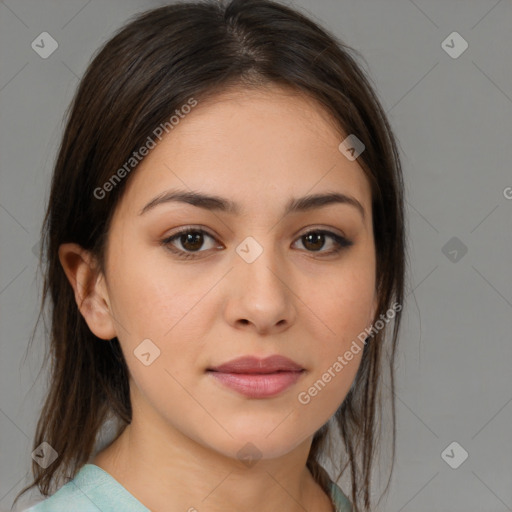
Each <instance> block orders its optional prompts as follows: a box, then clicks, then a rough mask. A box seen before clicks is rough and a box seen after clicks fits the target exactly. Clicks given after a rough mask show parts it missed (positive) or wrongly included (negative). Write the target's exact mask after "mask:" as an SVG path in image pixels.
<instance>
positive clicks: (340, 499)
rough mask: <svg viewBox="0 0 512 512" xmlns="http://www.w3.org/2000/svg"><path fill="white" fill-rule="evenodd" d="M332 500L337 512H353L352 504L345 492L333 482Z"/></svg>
mask: <svg viewBox="0 0 512 512" xmlns="http://www.w3.org/2000/svg"><path fill="white" fill-rule="evenodd" d="M331 498H332V500H333V502H334V505H335V506H336V512H353V509H352V504H351V503H350V501H349V499H348V498H347V497H346V496H345V494H344V493H343V491H342V490H341V489H340V488H339V487H338V486H337V485H336V484H335V483H334V482H332V481H331Z"/></svg>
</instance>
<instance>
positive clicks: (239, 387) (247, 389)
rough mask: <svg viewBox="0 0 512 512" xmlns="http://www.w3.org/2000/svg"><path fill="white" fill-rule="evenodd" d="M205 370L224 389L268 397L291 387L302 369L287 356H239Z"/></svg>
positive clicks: (249, 395) (251, 396) (253, 396)
mask: <svg viewBox="0 0 512 512" xmlns="http://www.w3.org/2000/svg"><path fill="white" fill-rule="evenodd" d="M207 371H208V373H209V374H210V375H211V376H212V377H214V379H215V381H217V382H219V383H220V384H221V385H222V386H223V387H224V388H229V389H231V390H233V391H236V392H237V393H239V394H242V395H244V396H246V397H249V398H270V397H274V396H276V395H279V394H280V393H282V392H283V391H285V390H286V389H288V388H289V387H291V386H292V385H293V384H295V383H296V382H297V381H298V380H299V379H300V378H301V376H302V375H303V374H304V373H305V371H306V370H305V369H304V368H302V366H300V365H299V364H298V363H296V362H295V361H292V360H291V359H288V358H287V357H284V356H279V355H275V356H270V357H267V358H265V359H259V358H257V357H252V356H248V357H239V358H238V359H233V360H232V361H228V362H227V363H223V364H221V365H219V366H215V367H212V368H208V370H207Z"/></svg>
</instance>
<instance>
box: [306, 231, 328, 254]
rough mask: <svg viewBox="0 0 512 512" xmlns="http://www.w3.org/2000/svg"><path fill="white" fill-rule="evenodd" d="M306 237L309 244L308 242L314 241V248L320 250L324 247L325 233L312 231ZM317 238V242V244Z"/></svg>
mask: <svg viewBox="0 0 512 512" xmlns="http://www.w3.org/2000/svg"><path fill="white" fill-rule="evenodd" d="M305 237H306V244H305V245H307V244H308V243H310V242H311V241H313V245H314V247H313V250H319V249H321V248H322V246H323V245H324V235H323V234H322V233H310V234H309V235H305ZM315 240H316V242H317V243H316V244H315ZM318 242H320V243H318Z"/></svg>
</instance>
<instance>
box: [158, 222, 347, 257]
mask: <svg viewBox="0 0 512 512" xmlns="http://www.w3.org/2000/svg"><path fill="white" fill-rule="evenodd" d="M205 238H209V239H210V240H212V241H216V239H215V237H214V236H212V235H210V234H209V233H207V232H206V231H205V230H204V229H201V228H194V227H192V226H187V227H185V228H182V229H180V230H179V231H178V232H177V233H174V234H173V235H171V236H169V237H167V238H164V239H163V240H162V241H161V242H160V243H161V245H163V246H165V247H166V248H168V249H169V250H170V251H171V252H173V253H174V254H176V255H177V256H178V257H179V258H183V259H192V258H197V257H198V256H197V255H196V253H199V252H205V251H207V250H209V249H212V248H214V247H215V244H214V243H212V244H211V246H210V247H207V248H206V249H204V248H203V245H204V241H205ZM328 240H330V241H331V243H330V246H331V248H330V249H328V250H322V249H323V248H324V247H325V245H326V241H328ZM299 241H302V244H303V246H304V247H305V248H306V251H307V252H313V253H319V254H321V255H322V257H323V256H330V255H333V254H338V253H339V252H341V251H342V250H343V249H345V248H348V247H350V246H351V245H353V242H351V241H350V240H348V239H347V238H345V237H344V236H341V235H338V234H336V233H333V232H332V231H326V230H320V229H315V230H310V231H308V232H307V233H304V234H303V235H301V236H300V237H299V238H298V240H297V242H299ZM297 242H295V243H297ZM177 244H179V245H181V248H179V247H177V246H176V245H177ZM328 245H329V244H328ZM201 248H203V250H201ZM217 248H219V249H221V248H222V246H218V245H217Z"/></svg>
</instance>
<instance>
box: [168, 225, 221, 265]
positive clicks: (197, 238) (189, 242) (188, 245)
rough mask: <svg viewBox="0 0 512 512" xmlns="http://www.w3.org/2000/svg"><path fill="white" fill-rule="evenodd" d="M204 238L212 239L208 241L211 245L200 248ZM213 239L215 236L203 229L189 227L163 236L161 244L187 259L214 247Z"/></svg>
mask: <svg viewBox="0 0 512 512" xmlns="http://www.w3.org/2000/svg"><path fill="white" fill-rule="evenodd" d="M206 239H210V240H211V241H212V242H210V244H211V245H210V247H207V248H206V249H203V250H201V248H202V247H203V246H204V244H205V240H206ZM214 241H215V238H214V237H213V236H212V235H210V234H208V233H207V232H206V231H204V230H203V229H199V228H190V227H189V228H185V229H182V230H180V231H179V232H177V233H175V234H173V235H171V236H169V237H167V238H165V239H164V240H162V241H161V244H162V245H163V246H165V247H167V248H168V249H169V250H170V251H172V252H173V253H175V254H177V255H178V257H180V258H184V259H189V258H195V257H196V254H195V253H201V252H206V251H207V250H208V249H211V248H214V247H215V243H213V242H214ZM177 244H179V245H177ZM180 246H181V247H180Z"/></svg>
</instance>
